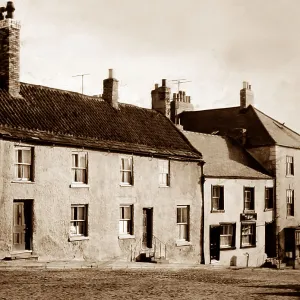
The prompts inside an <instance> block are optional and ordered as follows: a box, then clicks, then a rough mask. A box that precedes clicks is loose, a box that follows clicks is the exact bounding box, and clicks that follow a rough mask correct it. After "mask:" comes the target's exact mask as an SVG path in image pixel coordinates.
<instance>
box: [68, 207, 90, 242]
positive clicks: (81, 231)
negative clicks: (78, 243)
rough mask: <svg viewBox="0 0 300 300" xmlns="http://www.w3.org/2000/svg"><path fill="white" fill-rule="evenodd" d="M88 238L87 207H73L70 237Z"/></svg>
mask: <svg viewBox="0 0 300 300" xmlns="http://www.w3.org/2000/svg"><path fill="white" fill-rule="evenodd" d="M74 236H87V205H71V221H70V237H74Z"/></svg>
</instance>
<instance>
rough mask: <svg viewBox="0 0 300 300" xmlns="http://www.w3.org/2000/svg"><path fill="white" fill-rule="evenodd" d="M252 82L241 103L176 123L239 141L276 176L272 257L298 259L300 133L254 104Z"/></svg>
mask: <svg viewBox="0 0 300 300" xmlns="http://www.w3.org/2000/svg"><path fill="white" fill-rule="evenodd" d="M253 100H254V94H253V91H252V89H251V85H249V84H248V83H247V82H244V85H243V88H242V89H241V91H240V106H237V107H228V108H221V109H210V110H203V111H193V112H188V111H184V112H182V113H181V114H179V115H178V116H177V117H176V118H177V123H178V124H180V126H182V128H183V129H184V130H187V131H196V132H202V133H217V134H219V135H226V136H230V137H232V138H234V139H235V140H236V141H238V142H239V143H240V144H241V145H243V147H244V148H245V149H247V151H248V152H249V153H250V154H251V155H252V156H253V157H254V158H255V159H256V160H257V161H259V162H260V163H261V164H262V165H263V166H264V167H265V168H266V169H267V170H268V171H270V172H271V174H273V176H275V178H276V186H275V199H276V206H275V207H274V209H275V220H276V230H274V234H276V237H277V238H276V239H275V240H276V241H277V243H276V242H274V243H273V244H272V247H271V246H270V247H271V248H272V249H273V256H276V254H275V252H277V257H279V258H280V259H281V260H282V261H283V262H285V263H287V264H294V263H296V265H298V264H299V262H300V258H299V256H300V252H299V250H300V227H299V225H300V202H299V201H297V200H296V199H297V195H299V194H300V185H299V182H300V171H299V170H298V168H297V162H298V161H299V160H300V136H299V134H298V133H296V132H294V131H293V130H291V129H290V128H288V127H286V126H285V125H284V124H281V123H279V122H278V121H276V120H274V119H273V118H271V117H270V116H268V115H266V114H264V113H263V112H261V111H260V110H258V109H257V108H255V107H254V106H253Z"/></svg>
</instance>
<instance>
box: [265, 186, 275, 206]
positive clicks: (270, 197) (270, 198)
mask: <svg viewBox="0 0 300 300" xmlns="http://www.w3.org/2000/svg"><path fill="white" fill-rule="evenodd" d="M273 208H274V190H273V188H268V187H267V188H266V191H265V209H273Z"/></svg>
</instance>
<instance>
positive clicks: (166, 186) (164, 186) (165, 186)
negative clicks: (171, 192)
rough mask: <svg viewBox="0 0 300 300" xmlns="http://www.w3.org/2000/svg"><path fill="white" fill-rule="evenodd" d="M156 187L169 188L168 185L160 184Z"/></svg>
mask: <svg viewBox="0 0 300 300" xmlns="http://www.w3.org/2000/svg"><path fill="white" fill-rule="evenodd" d="M158 187H160V188H169V187H170V186H169V185H163V184H160V185H159V186H158Z"/></svg>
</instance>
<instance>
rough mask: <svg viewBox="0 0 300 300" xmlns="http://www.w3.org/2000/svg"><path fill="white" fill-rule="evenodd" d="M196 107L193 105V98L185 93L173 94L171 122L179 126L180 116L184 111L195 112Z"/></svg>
mask: <svg viewBox="0 0 300 300" xmlns="http://www.w3.org/2000/svg"><path fill="white" fill-rule="evenodd" d="M193 110H194V106H193V104H192V103H191V97H190V96H187V95H186V92H185V91H178V94H176V93H174V94H173V101H172V102H171V121H172V122H173V123H175V124H176V125H178V123H177V122H178V120H179V116H178V115H179V114H181V113H182V112H184V111H193Z"/></svg>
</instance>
